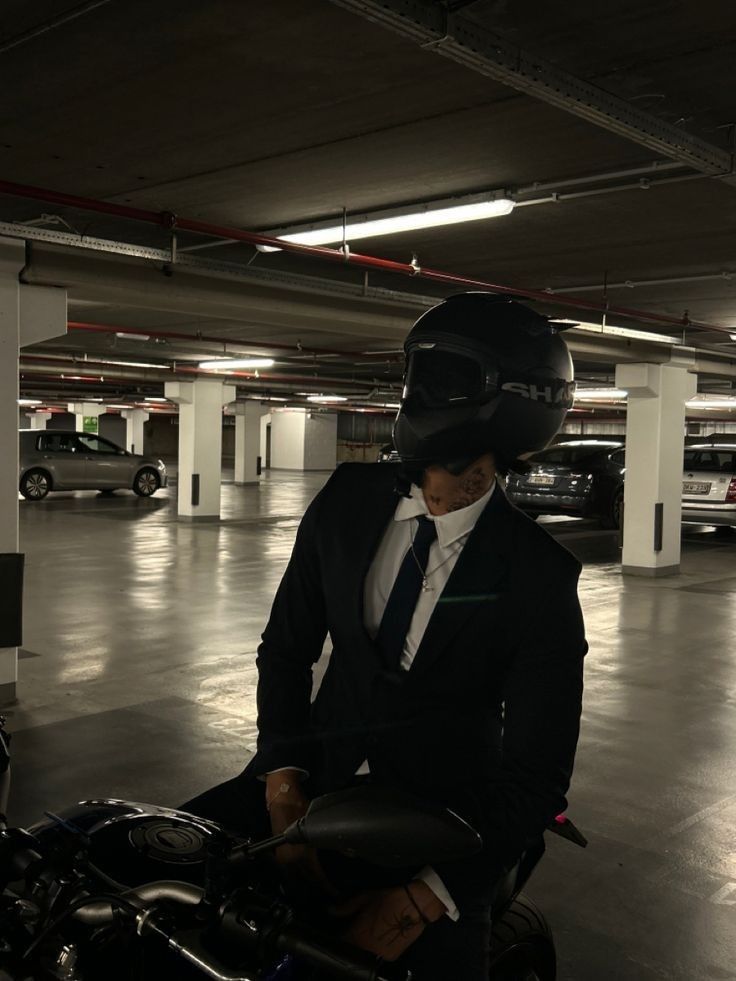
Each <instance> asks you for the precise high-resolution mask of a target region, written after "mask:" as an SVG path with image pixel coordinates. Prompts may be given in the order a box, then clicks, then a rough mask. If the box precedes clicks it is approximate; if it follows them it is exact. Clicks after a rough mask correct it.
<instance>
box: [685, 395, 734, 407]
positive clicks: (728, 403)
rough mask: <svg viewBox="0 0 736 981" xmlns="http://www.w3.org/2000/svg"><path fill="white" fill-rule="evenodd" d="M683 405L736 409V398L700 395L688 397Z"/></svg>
mask: <svg viewBox="0 0 736 981" xmlns="http://www.w3.org/2000/svg"><path fill="white" fill-rule="evenodd" d="M685 405H686V406H687V407H688V409H736V398H728V397H724V396H718V395H700V396H696V397H695V398H693V399H689V400H688V401H687V402H686V403H685Z"/></svg>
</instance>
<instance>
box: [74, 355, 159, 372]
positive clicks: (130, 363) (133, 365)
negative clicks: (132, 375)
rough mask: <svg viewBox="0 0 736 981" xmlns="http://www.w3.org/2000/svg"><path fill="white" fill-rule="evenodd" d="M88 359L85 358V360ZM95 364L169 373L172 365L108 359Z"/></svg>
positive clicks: (97, 360) (99, 359) (98, 360)
mask: <svg viewBox="0 0 736 981" xmlns="http://www.w3.org/2000/svg"><path fill="white" fill-rule="evenodd" d="M84 360H85V361H87V360H88V359H87V358H86V357H85V359H84ZM94 362H95V364H113V365H117V366H119V367H120V368H161V369H162V370H163V371H168V370H169V368H170V367H171V365H168V364H153V363H152V362H150V361H109V360H108V359H107V358H95V359H94Z"/></svg>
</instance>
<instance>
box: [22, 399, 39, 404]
mask: <svg viewBox="0 0 736 981" xmlns="http://www.w3.org/2000/svg"><path fill="white" fill-rule="evenodd" d="M41 404H42V403H41V399H18V405H41Z"/></svg>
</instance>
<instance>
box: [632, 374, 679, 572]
mask: <svg viewBox="0 0 736 981" xmlns="http://www.w3.org/2000/svg"><path fill="white" fill-rule="evenodd" d="M616 386H617V387H618V388H623V389H626V391H627V392H628V394H629V398H628V411H627V417H626V479H625V483H624V545H623V559H622V571H623V572H624V574H628V575H638V576H667V575H675V574H677V573H678V572H679V571H680V526H681V517H682V515H681V511H682V460H683V451H684V444H685V402H686V401H687V400H688V399H689V398H692V396H693V395H694V394H695V392H696V389H697V379H696V377H695V375H693V374H690V373H689V371H688V366H687V364H623V365H617V366H616Z"/></svg>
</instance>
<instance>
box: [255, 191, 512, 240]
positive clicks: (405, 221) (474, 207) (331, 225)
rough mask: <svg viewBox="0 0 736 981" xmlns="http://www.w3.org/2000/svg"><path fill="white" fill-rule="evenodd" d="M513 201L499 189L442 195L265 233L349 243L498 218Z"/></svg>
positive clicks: (284, 236) (277, 236)
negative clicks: (338, 219)
mask: <svg viewBox="0 0 736 981" xmlns="http://www.w3.org/2000/svg"><path fill="white" fill-rule="evenodd" d="M514 203H515V202H514V201H512V200H511V199H510V198H508V197H505V196H504V195H503V194H500V193H499V192H497V191H496V192H490V193H488V192H487V193H485V194H473V195H467V196H463V197H455V198H445V199H443V200H442V201H430V202H427V203H425V204H411V205H407V206H406V207H403V208H391V209H387V210H385V211H373V212H369V213H367V214H364V215H352V216H350V217H349V218H347V220H346V221H345V224H344V225H343V223H342V222H335V221H334V220H333V221H328V222H315V223H313V224H311V225H306V226H303V227H301V228H298V229H295V230H294V231H288V230H286V229H283V230H276V231H274V232H269V233H268V234H270V235H273V237H274V238H280V239H283V240H284V241H285V242H296V243H298V244H300V245H331V244H335V243H340V242H342V240H343V237H344V238H345V241H346V242H352V241H354V240H355V239H361V238H376V237H377V236H379V235H396V234H397V233H400V232H414V231H419V230H421V229H423V228H436V227H438V226H440V225H459V224H461V223H463V222H467V221H479V220H481V219H484V218H499V217H500V216H501V215H508V214H510V213H511V212H512V211H513V210H514ZM258 248H259V249H260V251H261V252H278V251H279V249H278V247H276V246H273V245H259V246H258Z"/></svg>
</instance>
